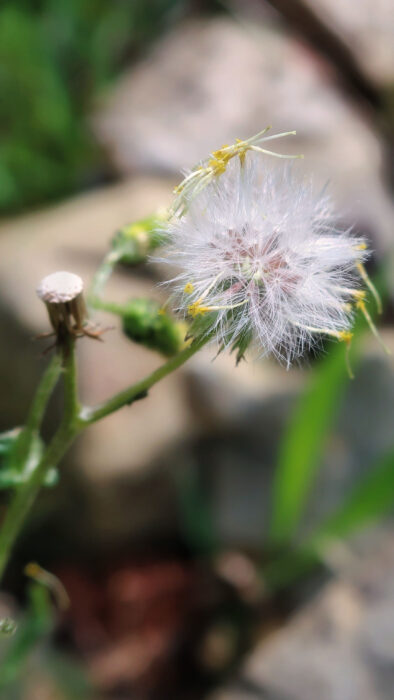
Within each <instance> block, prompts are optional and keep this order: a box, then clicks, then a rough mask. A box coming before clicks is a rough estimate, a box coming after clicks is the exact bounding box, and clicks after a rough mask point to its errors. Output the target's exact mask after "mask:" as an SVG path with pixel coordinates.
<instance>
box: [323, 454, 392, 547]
mask: <svg viewBox="0 0 394 700" xmlns="http://www.w3.org/2000/svg"><path fill="white" fill-rule="evenodd" d="M393 507H394V450H392V451H390V452H389V453H388V454H387V455H385V457H383V458H382V459H381V460H379V462H378V463H377V464H376V465H375V466H374V467H373V468H371V471H370V472H369V473H368V474H367V476H365V477H364V479H363V480H362V481H361V482H360V483H359V484H358V485H357V486H356V487H355V488H354V489H353V491H352V492H351V493H350V495H349V496H348V497H347V498H346V500H345V501H344V503H343V504H342V506H340V507H339V508H338V509H337V510H336V511H335V512H334V513H333V514H332V515H331V516H329V518H328V519H327V520H326V521H325V522H324V523H323V524H322V525H321V526H320V527H319V528H318V530H317V531H316V532H315V534H314V535H313V536H312V542H313V543H314V545H315V546H319V545H320V543H321V542H323V541H325V540H327V539H332V538H334V539H336V538H343V537H347V536H349V535H351V534H352V533H353V532H354V531H355V530H358V529H359V528H361V527H364V526H365V525H366V524H368V523H369V522H371V521H373V520H376V519H377V518H379V517H381V516H382V515H385V514H386V513H387V512H388V511H390V509H391V508H393Z"/></svg>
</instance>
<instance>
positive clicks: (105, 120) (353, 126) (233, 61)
mask: <svg viewBox="0 0 394 700" xmlns="http://www.w3.org/2000/svg"><path fill="white" fill-rule="evenodd" d="M346 4H347V5H349V2H348V3H346ZM356 7H358V4H356V6H355V7H354V10H353V11H354V12H355V13H357V9H356ZM334 73H335V71H334V70H333V72H332V73H329V71H328V70H327V64H326V63H323V62H322V61H321V60H320V59H319V58H318V57H317V56H316V55H314V54H313V53H312V52H310V51H308V50H306V48H305V46H303V45H302V44H301V43H299V42H298V41H296V40H295V39H294V38H292V37H291V36H289V35H288V34H287V33H285V31H284V30H283V29H281V28H280V27H279V26H278V24H277V23H276V24H274V22H273V21H272V19H269V18H267V20H266V21H265V22H264V23H263V22H262V23H261V24H259V23H257V22H256V23H254V24H253V25H251V24H249V25H248V24H242V25H241V24H239V23H236V22H235V21H233V20H231V19H229V18H223V17H221V18H215V19H209V20H193V21H189V22H188V23H184V24H182V25H180V26H179V27H178V28H177V29H175V30H174V31H173V32H172V33H170V34H169V35H167V36H166V37H165V38H164V39H163V40H162V41H161V43H160V44H158V45H157V46H156V48H155V49H154V50H153V52H152V54H151V55H150V56H149V57H148V58H146V59H145V60H143V61H141V62H140V63H139V64H138V65H137V66H136V67H133V68H132V69H130V70H129V71H128V72H126V73H125V75H124V77H123V78H122V79H121V80H120V81H119V83H118V85H117V87H115V89H114V90H113V91H112V92H110V93H109V94H108V97H107V101H106V103H105V102H104V103H103V104H102V105H101V107H98V108H97V112H96V115H95V117H94V124H95V131H96V134H97V135H98V137H99V139H101V141H102V142H103V143H104V144H105V145H106V147H107V149H108V151H109V153H110V157H111V158H112V160H113V162H114V164H115V166H116V167H117V169H118V170H119V171H120V172H121V173H123V174H129V173H132V172H134V171H135V170H138V169H143V170H145V171H150V172H163V171H164V172H168V173H179V171H180V170H181V169H182V168H183V167H191V166H192V165H194V164H195V163H197V162H198V161H199V160H200V159H201V158H202V157H205V156H206V155H207V153H209V151H211V150H212V149H214V148H217V147H218V146H220V145H221V144H222V143H229V142H232V141H234V139H235V138H236V137H240V138H242V137H246V136H249V135H251V134H254V133H256V132H258V131H260V130H261V129H262V128H263V127H264V126H266V125H267V124H273V126H274V130H275V131H276V132H279V131H287V130H292V129H296V130H297V136H296V137H289V138H287V139H283V141H277V142H275V148H277V150H278V151H280V152H282V153H288V152H290V153H293V154H296V153H304V154H305V162H304V163H300V162H298V163H296V164H295V165H294V167H295V168H297V169H298V170H299V171H300V172H302V173H308V174H309V175H310V174H312V173H313V177H314V180H315V183H316V187H317V188H319V187H320V186H322V185H324V184H325V183H326V182H327V180H329V181H330V185H331V183H332V188H331V189H332V192H333V194H334V195H335V197H336V198H337V199H338V202H339V204H340V205H341V206H342V207H343V208H344V218H346V220H348V221H349V222H355V223H356V224H357V227H358V228H360V229H361V230H363V231H364V232H365V233H367V234H371V235H372V236H373V237H374V238H375V239H376V242H375V243H374V245H375V247H377V248H381V249H382V248H387V246H388V245H389V242H391V240H392V228H393V220H394V219H393V209H392V206H391V203H390V200H389V198H388V196H387V194H386V192H385V189H384V186H383V185H382V182H381V174H380V171H381V166H382V151H381V146H380V144H379V142H378V139H377V137H376V136H375V135H374V133H373V132H372V131H371V129H370V128H369V127H368V126H367V124H366V122H364V121H363V118H362V116H361V114H359V113H358V112H357V110H356V109H355V107H354V106H353V105H351V104H350V102H349V103H347V102H346V101H345V99H344V98H343V95H341V94H340V93H339V92H338V91H336V89H335V87H334V84H333V81H334ZM267 162H268V161H267Z"/></svg>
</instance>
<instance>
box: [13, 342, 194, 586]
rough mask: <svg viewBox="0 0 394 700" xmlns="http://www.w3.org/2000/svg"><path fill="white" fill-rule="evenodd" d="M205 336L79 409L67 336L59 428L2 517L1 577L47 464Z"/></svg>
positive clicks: (181, 361)
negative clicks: (104, 398)
mask: <svg viewBox="0 0 394 700" xmlns="http://www.w3.org/2000/svg"><path fill="white" fill-rule="evenodd" d="M207 340H208V338H204V339H202V340H198V341H197V340H195V341H194V342H193V343H192V344H191V345H189V346H188V347H187V348H185V349H184V350H182V351H181V352H180V353H179V354H178V355H176V357H173V358H171V360H169V361H168V362H166V363H165V364H164V365H162V366H161V367H159V368H158V369H157V370H155V371H154V372H152V374H150V375H148V376H147V377H145V379H142V380H141V381H140V382H137V383H136V384H133V385H132V386H130V387H128V388H127V389H125V390H124V391H121V392H120V393H119V394H116V395H115V396H113V397H112V398H111V399H109V400H108V401H106V402H104V403H103V404H101V405H99V406H97V407H94V408H87V407H86V408H82V409H80V405H79V401H78V396H77V373H76V366H75V354H74V345H75V341H74V339H70V341H69V344H68V346H66V347H65V350H64V415H63V420H62V422H61V424H60V427H59V429H58V431H57V432H56V434H55V436H54V437H53V439H52V441H51V442H50V444H49V446H48V447H47V449H46V450H45V452H44V455H43V457H42V459H41V460H40V462H39V463H38V464H37V466H36V467H35V469H33V470H32V472H31V473H30V475H29V478H28V480H27V481H25V482H24V483H23V484H22V485H21V486H19V487H18V489H17V491H16V492H15V494H14V496H13V498H12V500H11V503H10V506H9V508H8V511H7V514H6V517H5V520H4V522H3V524H2V527H1V530H0V579H1V577H2V576H3V574H4V570H5V568H6V566H7V563H8V560H9V556H10V553H11V550H12V547H13V545H14V542H15V540H16V538H17V537H18V535H19V532H20V530H21V529H22V527H23V524H24V521H25V518H26V516H27V514H28V513H29V511H30V508H31V507H32V505H33V503H34V501H35V499H36V497H37V494H38V492H39V490H40V487H41V485H42V483H43V481H44V479H45V476H46V474H47V472H48V470H49V468H50V467H54V466H57V464H58V463H59V461H60V460H61V459H62V457H63V455H64V454H65V452H66V451H67V449H68V448H69V446H70V445H71V443H72V442H73V440H74V439H75V438H76V437H77V435H78V434H79V433H80V432H81V431H82V430H83V429H84V428H85V427H87V426H89V425H91V424H92V423H95V422H96V421H98V420H100V419H101V418H104V417H105V416H108V415H109V414H111V413H114V411H117V410H118V409H119V408H122V406H125V405H126V404H131V403H132V402H133V401H136V400H137V399H138V398H140V397H141V396H143V395H145V393H146V392H147V391H148V389H150V388H151V387H152V386H153V385H154V384H156V383H157V382H159V381H160V380H161V379H163V378H164V377H166V376H167V375H168V374H170V373H171V372H173V371H174V370H176V369H177V368H178V367H180V366H181V365H183V364H184V363H185V362H186V361H187V360H188V359H189V358H190V357H192V356H193V355H194V354H195V353H196V352H197V351H198V350H200V348H202V346H203V345H205V343H206V342H207Z"/></svg>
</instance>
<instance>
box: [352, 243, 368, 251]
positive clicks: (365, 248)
mask: <svg viewBox="0 0 394 700" xmlns="http://www.w3.org/2000/svg"><path fill="white" fill-rule="evenodd" d="M367 247H368V246H367V244H366V243H359V245H356V246H355V248H354V250H367Z"/></svg>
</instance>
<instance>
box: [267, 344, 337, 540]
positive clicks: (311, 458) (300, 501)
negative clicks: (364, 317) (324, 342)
mask: <svg viewBox="0 0 394 700" xmlns="http://www.w3.org/2000/svg"><path fill="white" fill-rule="evenodd" d="M346 380H347V369H346V362H345V348H344V347H343V345H342V344H341V345H338V346H336V347H335V348H333V349H332V351H331V352H330V354H329V355H328V356H327V357H326V358H324V360H322V361H321V362H320V366H319V367H318V369H317V371H316V374H315V375H314V377H313V379H312V381H311V383H310V385H309V387H308V389H307V390H306V391H305V393H304V394H303V395H302V397H301V398H300V400H299V403H298V405H297V406H296V408H295V410H294V413H293V415H292V417H291V420H290V424H289V426H288V428H287V431H286V433H285V435H284V436H283V438H282V440H281V444H280V446H279V455H278V462H277V466H276V471H275V476H274V484H273V495H272V517H271V525H270V539H271V541H272V542H273V543H274V544H285V543H286V542H288V541H289V540H291V539H292V537H293V535H295V533H296V530H297V526H298V523H299V520H300V518H301V516H302V514H303V510H304V506H305V502H306V500H307V498H308V495H309V492H310V489H311V487H312V485H313V481H314V477H315V474H316V471H317V468H318V467H319V465H320V461H321V457H322V454H323V451H324V448H325V444H326V438H327V435H328V433H329V430H330V428H331V425H332V422H333V419H334V416H335V414H336V411H337V408H338V404H339V402H340V400H341V398H342V395H343V393H344V390H345V387H346V386H347V381H346Z"/></svg>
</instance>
